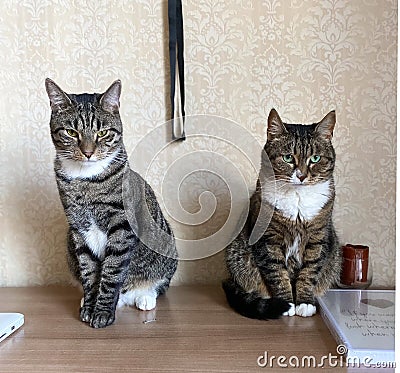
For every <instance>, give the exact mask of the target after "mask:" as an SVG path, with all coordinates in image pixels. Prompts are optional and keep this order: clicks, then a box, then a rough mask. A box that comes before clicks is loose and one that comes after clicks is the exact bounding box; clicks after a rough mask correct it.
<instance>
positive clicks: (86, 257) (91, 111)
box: [46, 79, 177, 328]
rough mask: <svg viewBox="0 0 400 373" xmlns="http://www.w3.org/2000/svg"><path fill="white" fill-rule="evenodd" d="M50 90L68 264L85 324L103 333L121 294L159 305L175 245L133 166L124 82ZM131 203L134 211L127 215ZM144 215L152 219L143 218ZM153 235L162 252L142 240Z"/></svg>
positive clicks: (171, 268)
mask: <svg viewBox="0 0 400 373" xmlns="http://www.w3.org/2000/svg"><path fill="white" fill-rule="evenodd" d="M46 90H47V93H48V95H49V99H50V104H51V108H52V114H51V120H50V129H51V136H52V140H53V143H54V146H55V148H56V157H55V162H54V169H55V174H56V181H57V185H58V190H59V194H60V198H61V202H62V204H63V207H64V210H65V214H66V216H67V220H68V223H69V232H68V250H67V258H68V263H69V267H70V269H71V271H72V273H73V275H74V276H75V277H76V278H77V279H78V280H79V281H80V283H81V284H82V287H83V292H84V298H83V304H82V306H81V309H80V319H81V320H82V321H84V322H88V323H89V324H90V326H92V327H94V328H101V327H105V326H107V325H110V324H112V323H113V322H114V319H115V308H116V305H117V302H118V299H119V298H120V295H121V294H122V295H124V294H127V293H130V294H138V295H137V297H140V299H139V298H138V299H135V298H134V297H133V298H132V299H131V298H129V299H131V301H130V303H129V304H130V305H136V306H138V307H141V308H142V309H148V307H150V306H151V307H153V306H155V299H156V297H157V296H158V295H160V294H162V293H163V292H165V291H166V289H167V288H168V286H169V283H170V280H171V278H172V276H173V274H174V272H175V270H176V267H177V259H176V258H177V253H176V248H175V240H174V238H173V233H172V231H171V229H170V227H169V225H168V223H167V221H166V220H165V218H164V216H163V214H162V212H161V210H160V207H159V205H158V203H157V200H156V197H155V195H154V192H153V190H152V189H151V187H150V186H149V185H148V184H147V183H146V182H145V181H144V180H143V179H142V178H141V177H140V176H139V175H138V174H137V173H135V172H134V171H132V170H130V168H129V164H128V160H127V154H126V151H125V147H124V145H123V141H122V123H121V119H120V116H119V112H118V110H119V97H120V92H121V83H120V81H116V82H114V83H113V84H112V85H111V86H110V88H109V89H108V90H107V91H106V92H105V93H104V94H82V95H74V94H66V93H65V92H63V91H62V90H61V89H60V88H59V87H58V86H57V85H56V84H55V83H54V82H53V81H51V80H50V79H47V80H46ZM124 183H127V184H124ZM124 185H128V186H129V188H125V189H124ZM123 197H124V198H125V200H123ZM126 199H128V200H129V201H130V203H129V206H131V208H132V210H133V211H128V210H126V209H125V202H126ZM132 201H134V202H132ZM144 210H145V211H147V213H148V215H143V214H141V213H139V212H140V211H144ZM132 217H133V218H134V222H135V223H133V224H134V226H132V225H131V224H132V219H128V218H132ZM146 218H147V219H146ZM149 220H151V221H152V223H149ZM151 224H153V226H152V225H151ZM136 225H137V226H136ZM148 227H150V228H151V229H147V228H148ZM153 228H154V229H153ZM146 229H147V230H150V232H147V233H146V232H145V233H146V234H147V236H149V237H150V238H151V240H152V241H151V242H153V243H156V244H157V247H156V249H157V250H152V249H151V248H149V247H148V246H146V244H145V243H143V242H142V241H143V240H142V237H140V239H139V237H138V235H139V232H141V233H143V232H144V231H145V230H146ZM157 229H158V230H157ZM158 232H162V233H163V235H162V237H160V236H156V233H158ZM146 242H150V241H146ZM152 248H153V249H154V247H152ZM138 289H140V292H138V291H136V293H135V290H138ZM143 294H144V295H145V296H144V295H143ZM122 297H123V298H124V299H128V298H127V297H124V296H122ZM125 303H126V302H125Z"/></svg>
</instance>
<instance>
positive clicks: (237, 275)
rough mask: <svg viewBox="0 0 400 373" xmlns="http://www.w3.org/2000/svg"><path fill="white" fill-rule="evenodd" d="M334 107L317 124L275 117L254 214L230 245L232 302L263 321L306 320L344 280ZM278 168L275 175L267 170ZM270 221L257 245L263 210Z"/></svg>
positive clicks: (228, 287)
mask: <svg viewBox="0 0 400 373" xmlns="http://www.w3.org/2000/svg"><path fill="white" fill-rule="evenodd" d="M335 122H336V117H335V112H334V111H332V112H330V113H328V114H327V115H326V116H325V117H324V118H323V119H322V120H321V121H320V122H318V123H314V124H311V125H300V124H288V123H283V122H282V120H281V118H280V117H279V115H278V113H277V112H276V110H274V109H272V110H271V112H270V114H269V117H268V130H267V131H268V132H267V142H266V144H265V147H264V152H263V156H262V161H261V169H260V175H259V179H258V182H257V188H256V191H255V193H254V194H253V196H252V197H251V199H250V211H249V215H248V218H247V221H246V224H245V226H244V228H243V230H242V231H241V233H240V234H239V235H238V237H236V239H235V240H234V241H233V242H232V243H231V244H230V245H229V246H228V248H227V251H226V264H227V268H228V272H229V276H230V277H229V279H227V280H226V281H225V282H224V283H223V287H224V290H225V293H226V296H227V299H228V302H229V304H230V305H231V306H232V307H233V308H234V309H235V310H236V311H237V312H239V313H240V314H242V315H244V316H247V317H251V318H257V319H268V318H277V317H279V316H280V315H286V316H293V315H299V316H303V317H307V316H312V315H313V314H315V312H316V299H315V298H316V296H319V295H322V294H323V293H324V292H325V291H326V290H327V289H328V288H329V287H330V286H332V285H333V284H335V283H336V282H337V281H338V277H339V274H340V267H341V256H340V251H339V243H338V238H337V236H336V232H335V229H334V226H333V222H332V211H333V205H334V200H335V183H334V179H333V170H334V167H335V159H336V156H335V151H334V149H333V146H332V143H331V139H332V136H333V130H334V127H335ZM267 164H268V165H269V164H271V165H272V170H273V175H274V176H273V177H274V180H270V178H269V176H268V177H267V176H266V175H267V174H268V173H267V172H266V171H265V169H266V167H267ZM261 210H264V211H266V212H267V214H269V216H271V221H270V222H269V224H268V226H267V227H266V229H265V231H264V233H263V234H262V235H261V237H260V238H259V239H258V240H257V241H256V242H251V237H252V232H253V230H254V228H255V224H256V222H257V218H258V216H259V214H260V211H261Z"/></svg>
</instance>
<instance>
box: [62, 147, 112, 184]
mask: <svg viewBox="0 0 400 373" xmlns="http://www.w3.org/2000/svg"><path fill="white" fill-rule="evenodd" d="M117 153H118V150H117V151H115V152H114V153H113V154H111V155H110V156H109V157H107V158H104V159H102V160H100V161H98V160H96V158H95V156H93V157H92V158H91V160H89V161H85V162H80V161H73V160H72V159H61V165H62V170H63V173H64V174H65V176H66V177H67V178H69V179H76V178H79V179H91V178H92V177H95V176H97V175H100V174H101V173H102V172H103V171H104V170H105V169H106V168H107V167H108V166H109V165H110V164H111V162H112V161H113V160H114V158H115V156H116V155H117Z"/></svg>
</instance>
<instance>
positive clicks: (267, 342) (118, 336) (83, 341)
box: [0, 286, 370, 373]
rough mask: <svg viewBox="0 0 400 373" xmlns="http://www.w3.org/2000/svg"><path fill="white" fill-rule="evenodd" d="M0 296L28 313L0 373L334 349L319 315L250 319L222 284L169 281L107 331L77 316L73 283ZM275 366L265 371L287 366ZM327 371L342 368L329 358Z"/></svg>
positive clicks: (151, 367)
mask: <svg viewBox="0 0 400 373" xmlns="http://www.w3.org/2000/svg"><path fill="white" fill-rule="evenodd" d="M0 299H1V302H0V312H21V313H23V314H24V315H25V325H24V326H23V327H22V328H21V329H20V330H19V331H17V332H16V333H15V334H14V335H13V336H11V337H9V338H7V339H6V340H4V341H3V342H2V343H0V372H2V373H8V372H18V373H20V372H41V373H42V372H54V373H56V372H68V373H69V372H114V371H115V372H121V371H122V372H125V371H126V372H135V371H141V372H251V371H258V372H260V371H263V369H262V368H260V367H259V366H258V365H257V358H258V357H259V356H260V355H263V354H264V353H265V351H268V356H269V357H270V356H271V355H275V356H279V355H284V356H286V357H287V358H289V357H290V356H291V355H294V356H297V357H298V358H299V359H300V360H301V358H302V357H303V356H305V355H307V356H308V355H314V356H315V357H316V358H320V357H321V356H323V355H328V354H329V353H332V354H334V355H336V343H335V341H334V339H333V338H332V337H331V335H330V334H329V331H328V329H327V328H326V326H325V324H324V323H323V321H322V320H321V318H320V316H319V315H316V316H314V317H310V318H301V317H297V316H295V317H283V318H281V319H279V320H270V321H258V320H251V319H247V318H244V317H242V316H240V315H238V314H236V313H234V312H233V311H232V310H231V309H230V308H229V306H228V305H227V303H226V301H225V296H224V294H223V291H222V289H221V288H219V287H189V286H179V287H172V288H170V290H169V291H168V293H167V295H164V296H162V297H160V298H159V300H158V306H157V309H156V311H148V312H143V311H138V310H136V309H133V308H128V307H126V308H123V309H120V310H118V311H117V318H116V322H115V323H114V324H113V325H112V326H109V327H107V328H105V329H92V328H90V327H89V326H88V325H86V324H84V323H82V322H80V321H79V319H78V307H79V302H80V293H79V291H78V290H77V289H74V288H68V287H37V288H0ZM154 318H156V321H154V322H148V323H145V322H144V321H146V320H152V319H154ZM274 366H275V367H276V368H275V369H271V367H268V366H267V367H265V368H264V370H265V371H270V372H271V371H280V372H283V371H285V370H287V368H286V369H283V368H280V367H278V365H277V364H276V362H275V365H274ZM295 370H296V371H299V369H295ZM308 370H310V369H308ZM308 370H307V369H305V370H303V371H308ZM324 370H325V371H328V372H329V371H335V372H345V371H346V369H344V368H341V369H338V368H329V367H328V366H327V364H326V366H325V368H324ZM369 371H370V370H369Z"/></svg>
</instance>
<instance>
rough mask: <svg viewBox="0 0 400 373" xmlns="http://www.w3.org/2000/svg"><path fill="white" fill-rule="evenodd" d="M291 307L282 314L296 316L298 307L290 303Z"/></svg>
mask: <svg viewBox="0 0 400 373" xmlns="http://www.w3.org/2000/svg"><path fill="white" fill-rule="evenodd" d="M289 304H290V308H289V310H288V311H286V312H284V313H283V314H282V315H283V316H294V315H295V314H296V307H295V305H294V304H293V303H289Z"/></svg>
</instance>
